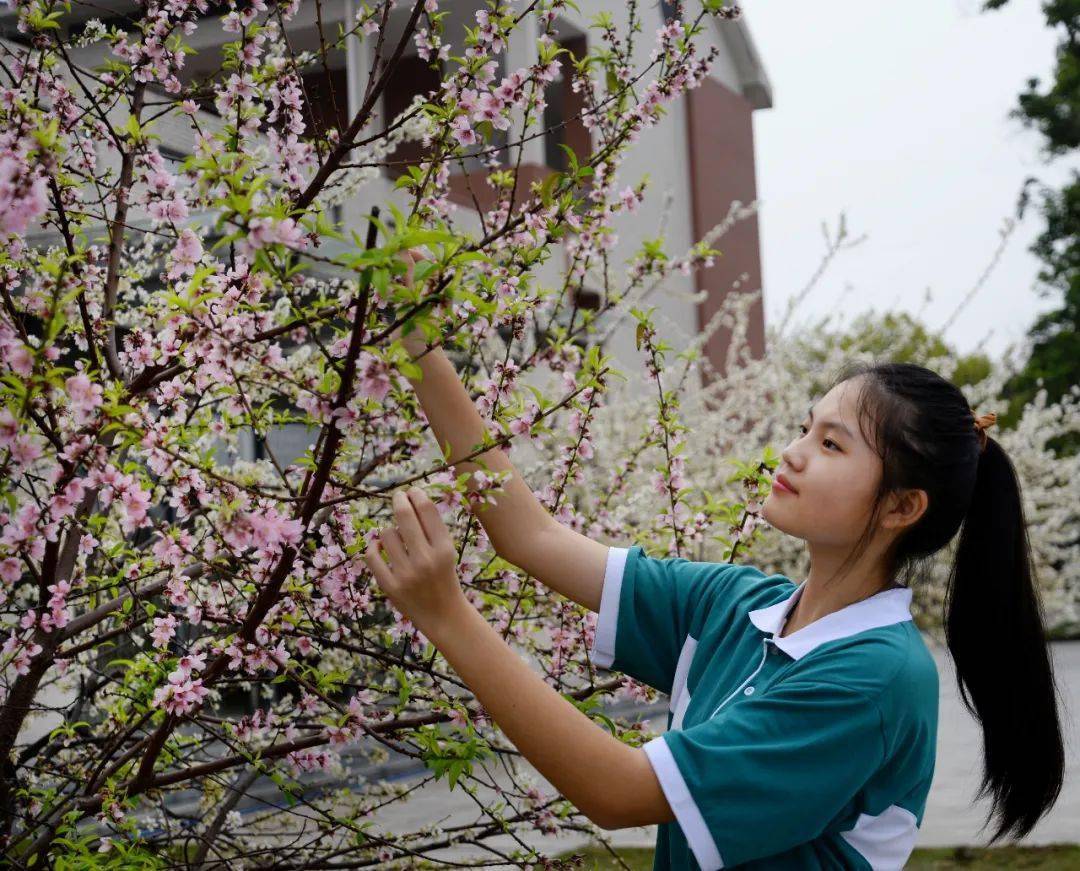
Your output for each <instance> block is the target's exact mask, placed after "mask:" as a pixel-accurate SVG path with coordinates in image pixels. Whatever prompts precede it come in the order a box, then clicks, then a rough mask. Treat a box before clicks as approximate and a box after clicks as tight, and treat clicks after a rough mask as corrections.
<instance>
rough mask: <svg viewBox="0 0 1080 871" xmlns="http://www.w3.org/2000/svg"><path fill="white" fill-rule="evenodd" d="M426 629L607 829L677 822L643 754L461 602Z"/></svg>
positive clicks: (534, 757) (516, 738) (508, 727)
mask: <svg viewBox="0 0 1080 871" xmlns="http://www.w3.org/2000/svg"><path fill="white" fill-rule="evenodd" d="M419 628H420V630H421V631H422V632H423V633H424V635H425V636H426V637H427V638H428V640H429V641H431V643H432V644H434V645H435V646H436V647H437V648H438V649H439V651H440V652H441V653H442V654H443V656H444V657H445V658H446V661H447V662H448V663H449V664H450V666H451V667H452V668H453V669H454V671H455V672H457V674H458V675H459V676H460V677H461V679H462V680H463V681H465V683H466V684H468V686H469V688H470V689H471V690H472V691H473V692H474V693H475V694H476V698H477V700H478V701H479V702H480V704H482V705H483V706H484V709H485V710H486V711H487V712H488V713H489V714H490V715H491V718H492V719H493V720H494V721H495V723H496V724H497V725H498V726H499V728H500V729H502V731H503V733H504V734H505V735H506V737H507V738H509V739H510V741H511V742H513V744H514V746H515V747H516V748H517V749H518V750H520V751H521V753H522V755H523V756H524V757H525V758H526V759H528V760H529V762H531V763H532V764H533V765H534V766H535V767H536V769H537V770H538V771H539V772H540V773H541V774H542V775H543V776H544V777H546V778H547V779H548V780H549V781H550V782H551V783H552V784H553V785H554V786H555V788H556V789H558V790H559V792H561V793H562V794H563V795H564V796H566V798H568V799H569V800H570V801H571V802H572V803H573V804H574V805H575V806H576V807H577V808H578V810H580V811H581V812H582V813H584V814H585V815H586V816H587V817H589V819H591V820H592V821H593V822H594V823H596V824H597V825H599V826H601V827H602V828H605V829H613V828H620V827H622V826H630V825H649V824H652V823H660V822H670V821H671V820H674V819H675V815H674V814H673V813H672V812H671V809H670V806H669V805H668V803H667V799H666V798H665V797H664V794H663V792H662V790H661V788H660V783H659V781H658V780H657V778H656V775H655V774H654V773H653V770H652V766H651V764H650V763H649V761H648V759H647V758H646V756H645V752H644V751H643V750H641V749H635V748H633V747H630V746H628V745H626V744H623V743H622V742H621V741H619V740H618V739H617V738H615V737H614V736H612V735H611V734H609V733H608V732H607V731H605V730H604V729H603V728H601V727H600V726H598V725H597V724H596V723H594V722H593V721H592V720H590V719H589V718H588V717H587V716H586V715H585V714H583V713H582V712H581V711H580V710H578V709H577V708H576V707H575V706H574V705H573V704H572V703H571V702H569V701H567V699H566V698H565V697H563V696H562V695H561V694H560V693H558V692H557V691H556V690H555V689H554V688H553V687H551V686H549V685H548V684H547V682H546V681H545V680H544V679H543V678H542V677H541V676H540V675H539V674H537V673H536V672H535V671H533V670H532V669H531V668H530V667H529V665H528V664H527V663H526V662H525V661H524V660H522V659H521V658H520V657H519V656H518V655H517V654H516V653H515V652H514V651H513V650H512V649H511V648H510V647H508V646H507V645H506V643H505V642H504V641H503V640H502V638H500V637H499V633H498V632H496V631H495V629H494V628H492V627H491V626H490V625H489V624H488V623H487V621H486V620H484V618H483V616H482V615H481V614H479V613H478V612H477V611H476V610H475V609H474V608H473V607H472V606H471V605H469V603H468V602H467V601H466V600H465V599H464V597H462V598H461V600H460V602H459V603H458V605H457V606H456V607H454V608H453V609H452V610H448V611H446V612H444V613H442V614H441V615H439V619H438V620H432V621H430V622H425V623H423V624H422V625H421V626H420V627H419Z"/></svg>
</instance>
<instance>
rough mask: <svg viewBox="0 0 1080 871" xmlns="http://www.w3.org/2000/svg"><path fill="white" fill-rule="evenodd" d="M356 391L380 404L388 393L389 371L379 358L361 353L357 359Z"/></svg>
mask: <svg viewBox="0 0 1080 871" xmlns="http://www.w3.org/2000/svg"><path fill="white" fill-rule="evenodd" d="M356 364H357V382H358V383H357V389H358V392H359V393H360V395H361V396H366V397H369V398H371V399H376V400H378V401H379V402H382V400H383V399H385V398H386V394H387V393H389V392H390V387H391V386H392V383H391V381H390V370H389V368H388V367H387V365H386V363H384V362H383V361H382V360H381V359H380V358H378V357H376V356H375V355H374V354H369V353H368V352H367V351H361V352H360V356H359V357H358V358H357V361H356Z"/></svg>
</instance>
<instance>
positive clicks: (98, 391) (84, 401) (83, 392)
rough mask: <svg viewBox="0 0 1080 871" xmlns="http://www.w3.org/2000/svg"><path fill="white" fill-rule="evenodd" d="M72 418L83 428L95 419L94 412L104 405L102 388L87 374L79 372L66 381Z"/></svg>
mask: <svg viewBox="0 0 1080 871" xmlns="http://www.w3.org/2000/svg"><path fill="white" fill-rule="evenodd" d="M64 387H65V390H66V393H67V398H68V402H70V403H71V406H70V407H71V411H72V417H73V419H74V421H75V423H76V424H78V425H79V426H82V425H83V424H87V423H90V421H92V420H93V419H94V416H95V415H94V411H95V409H97V408H99V407H100V406H101V404H102V401H103V400H102V398H101V395H102V387H101V385H100V384H95V383H93V382H92V381H91V380H90V379H89V377H87V375H86V373H85V372H79V373H77V374H75V375H72V376H71V377H70V378H67V379H66V380H65V381H64Z"/></svg>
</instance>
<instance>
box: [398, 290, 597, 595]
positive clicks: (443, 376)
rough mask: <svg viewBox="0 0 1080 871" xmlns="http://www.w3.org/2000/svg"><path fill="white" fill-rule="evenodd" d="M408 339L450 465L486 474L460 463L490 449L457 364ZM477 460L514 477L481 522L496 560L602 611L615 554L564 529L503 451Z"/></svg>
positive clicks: (422, 396)
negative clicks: (610, 556)
mask: <svg viewBox="0 0 1080 871" xmlns="http://www.w3.org/2000/svg"><path fill="white" fill-rule="evenodd" d="M410 271H411V270H410ZM401 338H402V342H403V344H404V345H405V348H406V350H407V351H408V352H409V354H410V355H411V356H412V357H413V358H418V359H416V363H417V365H419V367H420V370H421V372H422V373H423V377H422V378H421V379H420V380H419V381H414V380H412V379H409V383H410V384H412V386H413V389H414V390H415V391H416V395H417V398H418V399H419V400H420V405H421V406H422V407H423V409H424V414H425V415H427V419H428V422H429V423H430V424H431V429H432V431H433V432H434V433H435V438H436V439H437V440H438V442H439V446H440V447H442V448H443V449H444V450H445V448H446V446H447V444H449V445H450V462H451V464H453V466H454V468H455V470H456V472H457V473H458V474H461V473H462V472H470V473H471V472H475V471H477V470H479V469H480V468H481V467H480V465H479V464H478V463H476V462H474V461H469V462H456V460H455V458H458V457H464V456H468V455H469V454H470V453H472V452H473V451H474V450H475V449H476V446H478V445H479V444H481V443H482V442H483V440H484V433H485V432H486V429H485V426H484V421H483V419H482V418H481V417H480V414H479V412H478V411H477V410H476V406H475V405H474V404H473V402H472V400H471V399H470V398H469V395H468V393H466V392H465V387H464V385H463V384H462V383H461V379H460V378H458V374H457V371H456V370H455V369H454V365H453V363H451V362H450V360H449V359H448V358H447V356H446V354H444V353H443V351H442V349H441V348H434V349H432V350H430V351H428V352H427V353H424V351H425V349H426V348H427V344H426V342H425V341H424V339H423V337H422V335H421V334H420V332H419V331H418V330H414V331H413V332H411V333H409V334H408V335H405V336H402V337H401ZM477 459H479V460H483V461H484V463H485V464H486V465H487V467H488V469H489V470H491V471H498V472H510V473H511V477H510V479H509V480H508V481H507V482H506V483H505V484H504V485H503V490H504V492H503V493H500V494H492V498H493V499H494V500H495V504H494V505H490V504H487V505H479V506H477V508H476V517H477V519H478V520H479V521H480V523H481V525H482V526H483V527H484V530H485V532H487V535H488V538H490V539H491V544H492V546H493V547H494V548H495V551H496V553H498V554H499V556H501V557H502V558H503V559H505V560H506V561H507V562H510V563H513V564H514V565H516V566H518V567H520V568H522V569H524V570H525V571H526V572H528V573H529V574H530V575H532V576H533V577H535V578H536V579H537V580H539V581H540V582H541V583H543V584H545V585H546V586H548V587H550V588H551V589H553V590H555V591H556V592H558V593H561V594H562V595H564V596H566V597H567V598H569V599H573V600H574V601H575V602H577V603H579V604H581V605H584V606H585V607H586V608H589V609H590V610H592V611H599V610H600V592H601V590H602V589H603V586H604V569H605V567H606V565H607V554H608V546H607V545H605V544H601V543H600V542H597V541H593V540H592V539H590V538H587V537H586V536H584V535H581V534H580V533H577V532H575V531H574V530H572V529H569V528H567V527H565V526H563V525H562V524H561V523H559V522H558V521H557V520H555V518H554V517H552V516H551V515H550V514H548V512H547V510H546V509H545V508H544V506H543V505H541V504H540V502H539V500H537V498H536V497H535V496H534V495H533V492H532V490H531V489H529V485H528V484H526V483H525V480H524V479H523V478H522V477H521V475H520V473H519V472H518V471H517V469H515V468H514V466H513V464H512V463H511V462H510V459H509V457H507V456H506V454H505V453H503V451H502V450H500V449H499V448H492V449H491V450H489V451H486V452H485V453H483V454H480V455H479V457H477Z"/></svg>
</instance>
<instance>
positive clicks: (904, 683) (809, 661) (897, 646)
mask: <svg viewBox="0 0 1080 871" xmlns="http://www.w3.org/2000/svg"><path fill="white" fill-rule="evenodd" d="M800 664H801V666H802V667H801V668H799V669H798V671H799V672H801V674H800V675H799V677H800V678H801V679H804V680H816V681H821V682H828V683H835V684H841V685H843V686H845V687H848V688H849V689H854V690H856V691H858V692H860V693H862V694H863V695H866V696H868V697H869V698H871V699H873V700H875V701H876V702H878V703H879V705H880V706H881V707H883V708H892V707H895V706H903V705H905V704H907V705H912V704H916V703H919V702H923V703H924V704H925V705H929V704H931V703H933V705H934V706H935V707H936V704H937V698H938V671H937V664H936V663H935V661H934V657H933V655H932V654H931V653H930V651H929V649H928V648H927V646H926V642H925V640H924V639H923V637H922V633H921V632H920V631H919V629H918V627H917V626H916V625H915V624H914V622H913V621H912V620H903V621H899V622H896V623H891V624H888V625H885V626H878V627H875V628H873V629H870V630H867V631H864V632H858V633H855V634H853V635H850V636H848V637H846V638H843V639H840V640H839V641H836V642H833V643H832V644H830V645H828V649H825V646H823V648H822V649H820V650H819V651H815V652H814V653H813V654H812V655H810V656H808V657H806V658H805V662H802V663H800Z"/></svg>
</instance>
